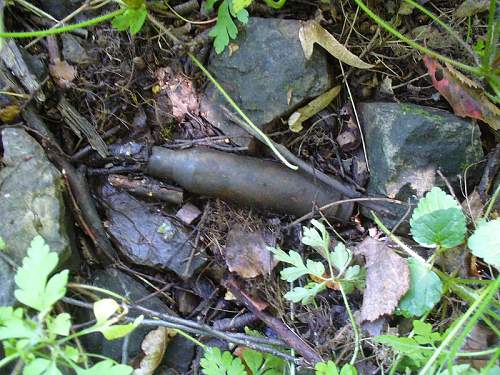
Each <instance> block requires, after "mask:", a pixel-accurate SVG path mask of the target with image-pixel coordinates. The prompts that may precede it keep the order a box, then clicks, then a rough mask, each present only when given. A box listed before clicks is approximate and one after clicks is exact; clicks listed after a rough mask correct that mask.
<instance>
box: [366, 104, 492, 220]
mask: <svg viewBox="0 0 500 375" xmlns="http://www.w3.org/2000/svg"><path fill="white" fill-rule="evenodd" d="M358 111H359V114H360V117H361V122H362V126H363V131H364V134H365V138H366V147H367V153H368V161H369V163H370V169H371V175H370V182H369V184H368V192H369V193H370V194H372V195H382V196H387V197H389V198H394V199H398V200H401V201H405V202H406V201H407V200H408V198H411V197H416V198H420V197H422V196H423V195H424V193H425V192H427V191H429V190H430V189H431V188H432V187H433V186H440V187H443V188H444V189H445V190H447V188H446V185H445V184H444V182H443V180H442V179H441V178H440V177H439V175H438V174H437V170H438V169H440V170H441V171H442V173H443V174H444V176H446V178H447V179H448V180H449V181H450V183H451V184H452V186H453V187H454V189H455V192H457V193H459V192H460V190H459V180H458V177H457V176H458V175H460V174H462V175H463V172H464V170H465V168H466V167H467V166H470V165H472V164H474V163H476V162H478V161H479V160H481V159H482V158H483V151H482V148H481V141H480V131H479V127H478V126H477V125H474V124H473V123H472V122H471V121H468V120H464V119H461V118H458V117H457V116H455V115H453V114H451V113H449V112H446V111H443V110H440V109H435V108H431V107H423V106H418V105H414V104H397V103H362V104H360V105H359V108H358ZM478 172H479V171H478V170H477V169H475V168H470V169H469V170H468V171H467V177H468V178H470V179H471V180H470V181H469V183H473V182H474V180H475V179H477V177H478ZM405 210H406V208H405V207H401V206H399V210H398V209H396V211H397V212H399V216H400V217H401V216H402V215H403V213H404V212H405ZM389 224H390V223H389Z"/></svg>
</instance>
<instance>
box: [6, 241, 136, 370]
mask: <svg viewBox="0 0 500 375" xmlns="http://www.w3.org/2000/svg"><path fill="white" fill-rule="evenodd" d="M58 261H59V259H58V255H57V253H54V252H51V251H50V249H49V247H48V246H47V244H46V243H45V241H44V239H43V238H42V237H40V236H37V237H35V238H34V239H33V241H32V242H31V245H30V247H29V249H28V251H27V255H26V257H25V258H24V259H23V264H22V267H20V268H19V269H18V270H17V272H16V275H15V283H16V286H17V289H16V290H15V297H16V299H17V300H18V301H19V302H20V303H21V304H23V305H24V306H26V307H17V308H15V307H12V306H9V307H0V342H2V344H3V349H4V351H5V357H4V358H3V359H1V360H0V369H1V368H4V367H5V366H6V365H8V364H9V363H11V362H13V361H18V362H21V363H22V364H23V366H24V370H23V374H26V375H33V374H54V375H57V374H62V370H61V369H63V370H66V369H71V370H73V371H74V372H75V373H76V374H78V375H100V374H103V373H109V374H112V375H122V374H130V373H131V372H132V368H131V367H130V366H126V365H121V364H117V363H115V362H114V361H113V360H111V359H109V358H106V357H102V356H100V355H92V354H88V353H85V352H83V351H81V350H80V349H79V346H78V345H74V343H75V342H76V339H77V338H78V337H80V336H83V335H87V334H89V333H93V332H101V333H102V334H103V335H104V337H106V339H108V340H113V339H116V338H120V337H123V336H125V335H127V334H129V333H130V332H131V331H132V330H133V329H134V328H135V327H136V326H137V325H138V324H140V322H141V320H142V316H141V317H139V318H137V319H136V320H135V321H134V322H133V323H129V324H123V325H120V324H116V323H118V322H119V321H120V320H121V318H122V317H123V316H124V314H125V312H124V311H121V307H120V305H119V304H118V303H117V302H116V301H115V300H114V299H102V300H99V301H97V302H96V303H95V304H94V314H95V317H96V323H95V324H94V325H92V326H91V327H88V328H85V329H83V330H81V331H77V332H72V331H71V316H70V314H68V313H66V312H62V313H59V314H57V313H56V311H55V304H56V303H57V302H58V301H60V300H61V299H62V298H63V297H64V295H65V294H66V286H67V283H68V271H67V270H63V271H61V272H59V273H56V274H53V272H54V270H55V269H56V267H57V264H58ZM51 275H52V276H51ZM88 357H95V358H98V359H100V361H99V362H98V363H96V364H94V365H93V366H91V367H90V365H89V363H88Z"/></svg>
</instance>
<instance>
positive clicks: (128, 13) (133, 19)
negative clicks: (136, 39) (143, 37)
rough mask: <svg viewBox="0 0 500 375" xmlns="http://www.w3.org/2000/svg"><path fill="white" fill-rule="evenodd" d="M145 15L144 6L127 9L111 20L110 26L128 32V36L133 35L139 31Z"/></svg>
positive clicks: (146, 13)
mask: <svg viewBox="0 0 500 375" xmlns="http://www.w3.org/2000/svg"><path fill="white" fill-rule="evenodd" d="M147 15H148V11H147V8H146V5H145V4H143V5H142V6H140V7H138V8H127V9H126V10H125V11H124V12H123V13H122V14H120V15H118V16H116V17H115V18H113V21H112V23H111V24H112V25H113V27H114V28H115V29H117V30H119V31H125V30H130V34H132V35H134V34H137V33H138V32H139V31H140V30H141V28H142V26H143V25H144V22H145V21H146V17H147Z"/></svg>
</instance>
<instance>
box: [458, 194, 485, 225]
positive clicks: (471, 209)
mask: <svg viewBox="0 0 500 375" xmlns="http://www.w3.org/2000/svg"><path fill="white" fill-rule="evenodd" d="M462 209H463V210H464V211H465V212H466V213H467V215H469V217H470V218H471V219H472V221H474V222H476V221H478V220H479V219H480V218H481V217H482V216H483V209H484V204H483V201H482V200H481V197H480V196H479V193H478V192H477V190H476V189H474V191H473V192H472V193H471V194H469V195H468V196H467V197H466V198H465V200H464V201H463V202H462Z"/></svg>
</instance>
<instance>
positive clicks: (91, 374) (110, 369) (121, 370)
mask: <svg viewBox="0 0 500 375" xmlns="http://www.w3.org/2000/svg"><path fill="white" fill-rule="evenodd" d="M132 371H134V369H133V368H132V367H130V366H127V365H119V364H117V363H115V362H114V361H113V360H111V359H105V360H104V361H101V362H99V363H97V364H95V365H94V366H92V367H91V368H89V369H83V368H78V369H77V370H76V373H77V375H103V374H106V375H130V374H131V373H132Z"/></svg>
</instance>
